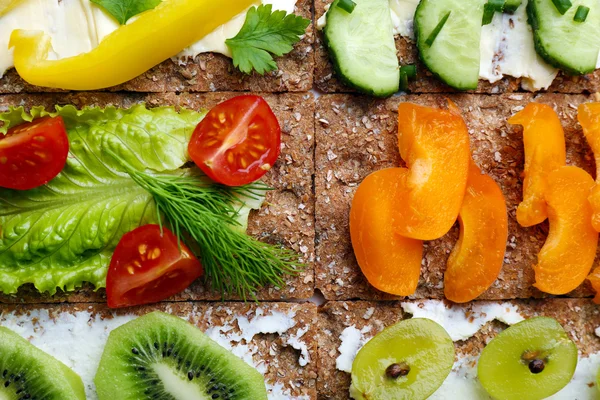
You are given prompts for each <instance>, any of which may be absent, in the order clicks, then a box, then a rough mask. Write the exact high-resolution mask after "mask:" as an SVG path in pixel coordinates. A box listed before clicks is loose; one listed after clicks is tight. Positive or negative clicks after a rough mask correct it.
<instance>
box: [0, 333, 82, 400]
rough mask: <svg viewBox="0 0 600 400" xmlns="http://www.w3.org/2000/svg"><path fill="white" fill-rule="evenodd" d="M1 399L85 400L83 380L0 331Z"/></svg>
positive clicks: (37, 350) (20, 340)
mask: <svg viewBox="0 0 600 400" xmlns="http://www.w3.org/2000/svg"><path fill="white" fill-rule="evenodd" d="M0 371H2V372H1V374H0V398H2V399H4V398H8V399H17V400H34V399H38V400H85V390H84V386H83V382H82V381H81V378H80V377H79V376H78V375H77V374H76V373H75V372H73V371H72V370H71V369H69V368H68V367H67V366H66V365H64V364H63V363H61V362H60V361H58V360H57V359H55V358H54V357H52V356H50V355H49V354H46V353H44V352H43V351H42V350H40V349H38V348H37V347H35V346H33V345H32V344H30V343H29V342H28V341H27V340H25V339H23V338H22V337H21V336H19V335H17V334H16V333H14V332H12V331H10V330H9V329H7V328H3V327H0Z"/></svg>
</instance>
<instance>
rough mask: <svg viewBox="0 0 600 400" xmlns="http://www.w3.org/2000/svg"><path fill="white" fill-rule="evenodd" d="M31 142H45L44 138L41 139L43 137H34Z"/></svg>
mask: <svg viewBox="0 0 600 400" xmlns="http://www.w3.org/2000/svg"><path fill="white" fill-rule="evenodd" d="M33 140H35V141H36V142H40V143H41V142H45V141H46V138H45V137H43V136H35V137H34V138H33Z"/></svg>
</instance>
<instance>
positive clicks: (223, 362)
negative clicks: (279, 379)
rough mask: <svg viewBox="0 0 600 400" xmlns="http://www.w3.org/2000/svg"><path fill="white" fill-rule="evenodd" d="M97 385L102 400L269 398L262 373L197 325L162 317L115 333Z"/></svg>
mask: <svg viewBox="0 0 600 400" xmlns="http://www.w3.org/2000/svg"><path fill="white" fill-rule="evenodd" d="M94 381H95V383H96V389H97V392H98V398H99V399H100V400H144V399H148V400H149V399H152V400H163V399H164V400H188V399H190V400H192V399H193V400H216V399H218V400H236V399H253V400H254V399H256V400H260V399H266V398H267V389H266V387H265V382H264V377H263V376H262V375H261V374H260V373H259V372H258V371H257V370H255V369H254V368H252V367H251V366H249V365H248V364H246V363H245V362H244V361H242V360H241V359H240V358H238V357H236V356H234V355H233V354H232V353H230V352H229V351H227V350H225V349H224V348H223V347H221V346H220V345H219V344H217V343H215V342H214V341H212V340H211V339H210V338H209V337H208V336H206V335H205V334H204V333H202V332H201V331H200V330H199V329H197V328H196V327H195V326H192V325H190V324H188V323H187V322H185V321H184V320H182V319H180V318H178V317H174V316H172V315H169V314H165V313H162V312H153V313H150V314H147V315H145V316H143V317H140V318H137V319H135V320H133V321H131V322H128V323H127V324H125V325H123V326H121V327H119V328H117V329H115V330H114V331H112V332H111V333H110V335H109V337H108V342H107V344H106V347H105V349H104V353H103V354H102V359H101V360H100V367H99V369H98V373H97V374H96V378H95V380H94Z"/></svg>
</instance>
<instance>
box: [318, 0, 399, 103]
mask: <svg viewBox="0 0 600 400" xmlns="http://www.w3.org/2000/svg"><path fill="white" fill-rule="evenodd" d="M339 1H340V0H335V1H334V2H333V3H332V4H331V7H330V8H329V11H327V25H326V26H325V29H324V31H323V32H324V34H325V44H326V45H327V47H328V49H329V55H330V57H331V60H332V62H333V66H334V68H335V72H336V74H337V76H338V78H339V79H340V80H341V81H342V82H343V83H344V84H346V85H348V86H350V87H353V88H355V89H357V90H359V91H361V92H363V93H365V94H369V95H373V96H377V97H388V96H391V95H393V94H394V93H396V92H397V91H398V90H399V87H400V65H399V61H398V56H397V55H396V44H395V42H394V34H393V25H392V18H391V15H390V5H389V1H388V0H354V1H355V3H356V7H355V8H354V10H353V11H352V13H348V12H347V11H345V10H344V9H342V8H341V7H338V3H339Z"/></svg>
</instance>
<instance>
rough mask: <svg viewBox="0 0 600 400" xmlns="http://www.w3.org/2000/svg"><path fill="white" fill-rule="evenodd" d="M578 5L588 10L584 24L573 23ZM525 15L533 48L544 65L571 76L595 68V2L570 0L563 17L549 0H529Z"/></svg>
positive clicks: (598, 19)
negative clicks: (530, 29) (530, 28)
mask: <svg viewBox="0 0 600 400" xmlns="http://www.w3.org/2000/svg"><path fill="white" fill-rule="evenodd" d="M579 6H587V7H589V8H590V11H589V14H588V15H587V18H586V20H585V21H584V22H577V21H575V20H574V17H575V13H576V12H577V8H578V7H579ZM527 15H528V20H529V24H530V25H531V27H532V28H533V37H534V41H535V49H536V51H537V53H538V54H539V55H540V57H542V58H543V59H544V60H545V61H546V62H547V63H549V64H550V65H552V66H554V67H556V68H559V69H562V70H563V71H565V72H567V73H569V74H573V75H583V74H588V73H590V72H593V71H594V70H595V69H596V64H597V62H598V53H599V52H600V42H599V41H598V38H599V37H600V4H599V3H598V2H597V1H596V0H572V6H571V7H570V8H569V9H568V10H567V11H566V13H565V14H564V15H562V14H561V13H560V12H559V11H558V9H557V8H556V6H555V5H554V2H553V1H552V0H529V3H528V4H527Z"/></svg>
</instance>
